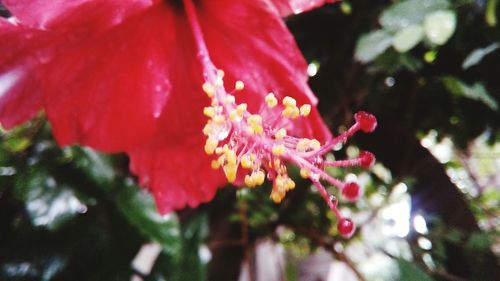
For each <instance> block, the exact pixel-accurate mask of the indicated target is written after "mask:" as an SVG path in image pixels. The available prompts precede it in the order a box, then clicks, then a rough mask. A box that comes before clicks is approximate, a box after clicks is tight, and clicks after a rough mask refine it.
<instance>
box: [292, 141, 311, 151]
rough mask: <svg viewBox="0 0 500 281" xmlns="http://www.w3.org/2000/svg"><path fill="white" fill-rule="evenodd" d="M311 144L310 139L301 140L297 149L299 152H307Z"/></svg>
mask: <svg viewBox="0 0 500 281" xmlns="http://www.w3.org/2000/svg"><path fill="white" fill-rule="evenodd" d="M308 144H309V139H300V140H299V142H297V146H296V147H295V149H296V150H297V151H298V152H305V151H306V150H307V147H308Z"/></svg>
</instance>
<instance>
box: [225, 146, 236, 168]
mask: <svg viewBox="0 0 500 281" xmlns="http://www.w3.org/2000/svg"><path fill="white" fill-rule="evenodd" d="M224 154H225V155H226V161H227V163H228V164H230V165H236V160H238V159H237V158H236V152H235V151H234V150H233V149H229V150H228V151H226V152H225V153H224Z"/></svg>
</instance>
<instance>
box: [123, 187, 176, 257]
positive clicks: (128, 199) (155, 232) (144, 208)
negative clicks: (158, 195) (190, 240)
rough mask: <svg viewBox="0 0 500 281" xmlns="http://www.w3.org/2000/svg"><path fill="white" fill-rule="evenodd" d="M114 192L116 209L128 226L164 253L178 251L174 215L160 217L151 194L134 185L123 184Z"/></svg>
mask: <svg viewBox="0 0 500 281" xmlns="http://www.w3.org/2000/svg"><path fill="white" fill-rule="evenodd" d="M116 192H117V194H116V200H117V206H118V209H119V210H120V212H121V213H122V214H123V216H124V217H125V219H126V220H127V221H129V222H130V224H132V225H134V226H135V227H136V228H137V229H138V230H139V232H141V233H142V234H143V235H144V236H146V237H147V238H149V239H150V240H153V241H156V242H158V243H160V244H161V245H162V247H163V249H164V250H165V251H167V252H169V253H175V252H177V251H178V249H179V247H180V244H179V243H180V242H179V223H178V221H177V217H176V216H175V215H173V214H171V215H167V216H162V215H160V214H159V213H158V211H157V210H156V206H155V204H154V202H153V198H152V197H151V194H150V193H147V192H146V191H144V190H139V187H138V186H136V185H133V184H124V186H122V187H120V188H118V189H117V190H116Z"/></svg>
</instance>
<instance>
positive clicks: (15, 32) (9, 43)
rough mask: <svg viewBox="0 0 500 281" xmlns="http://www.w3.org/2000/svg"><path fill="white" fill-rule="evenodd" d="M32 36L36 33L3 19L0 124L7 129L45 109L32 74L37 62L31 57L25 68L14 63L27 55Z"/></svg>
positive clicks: (0, 61) (0, 25) (0, 52)
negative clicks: (20, 56) (26, 42)
mask: <svg viewBox="0 0 500 281" xmlns="http://www.w3.org/2000/svg"><path fill="white" fill-rule="evenodd" d="M32 36H35V32H34V31H33V30H30V29H27V28H23V27H19V26H16V25H14V24H12V23H10V22H8V21H7V20H5V19H3V18H0V38H1V41H2V44H0V124H1V125H2V126H4V127H5V128H11V127H13V126H15V125H17V124H19V123H22V122H24V121H26V120H28V119H30V118H32V117H33V116H34V115H35V114H36V112H37V111H38V110H40V109H41V107H42V96H41V95H40V94H39V92H38V89H39V87H40V85H39V83H38V82H37V81H36V79H34V77H33V73H31V72H30V71H31V69H33V68H34V67H35V66H36V64H37V62H36V60H34V59H33V58H29V57H28V58H26V59H25V61H24V63H23V64H19V65H16V64H14V63H13V62H12V61H13V59H14V55H15V54H18V53H23V52H25V50H26V46H25V44H23V42H24V41H25V40H26V38H29V37H32Z"/></svg>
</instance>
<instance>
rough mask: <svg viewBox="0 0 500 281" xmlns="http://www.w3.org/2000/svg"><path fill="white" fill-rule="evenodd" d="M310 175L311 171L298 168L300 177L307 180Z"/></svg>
mask: <svg viewBox="0 0 500 281" xmlns="http://www.w3.org/2000/svg"><path fill="white" fill-rule="evenodd" d="M310 175H311V171H309V169H307V168H300V176H301V177H302V178H304V179H307V178H309V176H310Z"/></svg>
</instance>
